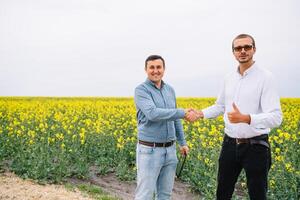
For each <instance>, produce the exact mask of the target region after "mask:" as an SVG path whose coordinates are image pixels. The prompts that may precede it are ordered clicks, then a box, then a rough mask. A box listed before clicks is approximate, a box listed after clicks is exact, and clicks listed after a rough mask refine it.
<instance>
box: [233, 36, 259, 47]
mask: <svg viewBox="0 0 300 200" xmlns="http://www.w3.org/2000/svg"><path fill="white" fill-rule="evenodd" d="M240 38H250V39H251V40H252V45H253V48H255V40H254V38H253V37H252V36H251V35H249V34H245V33H243V34H239V35H238V36H236V37H235V38H234V39H233V40H232V51H233V48H234V46H233V42H234V41H235V40H237V39H240Z"/></svg>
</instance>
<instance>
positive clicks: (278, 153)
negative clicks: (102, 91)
mask: <svg viewBox="0 0 300 200" xmlns="http://www.w3.org/2000/svg"><path fill="white" fill-rule="evenodd" d="M214 101H215V99H214V98H179V99H178V107H182V108H190V107H192V108H196V109H202V108H205V107H207V106H209V105H212V104H213V103H214ZM281 105H282V110H283V114H284V121H283V123H282V125H281V126H280V127H279V128H277V129H273V130H272V132H271V133H270V142H271V146H272V162H273V163H272V168H271V171H270V175H269V193H268V196H269V199H299V191H300V189H299V187H300V183H299V182H300V150H299V149H300V148H299V147H300V130H299V119H300V99H299V98H286V99H281ZM183 124H184V130H185V134H186V139H187V141H188V145H189V147H190V148H191V153H190V154H189V156H188V158H187V162H186V165H185V167H184V170H183V172H182V177H181V178H182V179H183V180H184V181H187V182H188V183H189V184H190V185H191V186H192V187H193V188H194V189H195V190H197V191H199V192H200V193H202V195H203V196H204V197H206V198H207V199H213V198H214V193H215V188H216V172H217V171H216V170H217V161H218V155H219V151H220V148H221V143H222V140H223V129H224V123H223V119H222V117H219V118H217V119H214V120H199V121H197V122H195V123H187V122H183ZM136 134H137V128H136V111H135V106H134V101H133V99H132V98H38V97H36V98H29V97H24V98H23V97H1V98H0V163H1V166H2V167H3V166H4V165H6V166H7V167H9V168H10V169H11V170H12V171H15V172H16V173H18V174H19V175H21V176H23V177H30V178H34V179H39V180H47V181H53V182H57V181H61V180H63V179H64V178H65V177H71V176H76V177H85V176H87V174H88V171H89V168H90V167H91V166H97V169H98V170H99V173H103V174H105V173H108V172H116V173H117V175H118V177H119V178H120V179H121V180H133V179H135V170H136V168H135V146H136ZM179 157H180V156H179ZM238 185H239V190H241V192H242V193H243V192H245V190H246V183H245V176H244V175H242V176H241V178H240V179H239V183H238Z"/></svg>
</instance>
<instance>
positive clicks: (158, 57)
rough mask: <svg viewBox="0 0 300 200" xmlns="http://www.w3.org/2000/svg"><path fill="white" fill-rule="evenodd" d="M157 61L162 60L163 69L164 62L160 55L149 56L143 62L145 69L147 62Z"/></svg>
mask: <svg viewBox="0 0 300 200" xmlns="http://www.w3.org/2000/svg"><path fill="white" fill-rule="evenodd" d="M158 59H160V60H162V62H163V68H165V60H164V59H163V58H162V57H161V56H160V55H151V56H148V58H147V59H146V60H145V69H146V68H147V62H148V61H152V60H158Z"/></svg>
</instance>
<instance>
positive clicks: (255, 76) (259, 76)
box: [198, 34, 282, 200]
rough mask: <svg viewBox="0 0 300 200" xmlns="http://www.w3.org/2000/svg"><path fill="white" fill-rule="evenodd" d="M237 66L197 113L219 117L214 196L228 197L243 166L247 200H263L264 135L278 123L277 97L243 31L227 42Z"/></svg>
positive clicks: (266, 146)
mask: <svg viewBox="0 0 300 200" xmlns="http://www.w3.org/2000/svg"><path fill="white" fill-rule="evenodd" d="M232 52H233V55H234V56H235V58H236V60H237V61H238V62H239V66H238V68H237V69H236V70H235V71H234V72H233V73H230V74H229V75H227V76H226V77H225V79H224V84H223V87H222V88H221V92H220V94H219V96H218V98H217V101H216V103H215V104H214V105H212V106H210V107H208V108H206V109H204V110H203V111H200V112H199V113H198V117H200V118H202V117H204V118H215V117H217V116H219V115H222V114H223V115H224V122H225V130H224V132H225V137H224V141H223V145H222V149H221V153H220V158H219V170H218V186H217V199H218V200H224V199H226V200H227V199H231V197H232V193H233V191H234V186H235V183H236V181H237V178H238V176H239V174H240V172H241V170H242V169H244V170H245V172H246V177H247V187H248V193H249V196H250V199H251V200H253V199H259V200H264V199H266V198H267V196H266V194H267V189H268V184H267V183H268V180H267V177H268V172H269V169H270V166H271V151H270V144H269V142H268V134H269V133H270V130H271V128H273V127H276V126H279V125H280V124H281V121H282V112H281V108H280V99H279V96H278V94H277V90H276V87H275V82H274V78H273V75H272V74H271V72H269V71H267V70H266V69H263V68H260V67H259V66H258V65H257V64H256V62H255V61H254V60H253V55H254V54H255V52H256V46H255V41H254V39H253V37H252V36H250V35H248V34H240V35H238V36H237V37H236V38H235V39H234V40H233V42H232Z"/></svg>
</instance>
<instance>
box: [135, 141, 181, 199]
mask: <svg viewBox="0 0 300 200" xmlns="http://www.w3.org/2000/svg"><path fill="white" fill-rule="evenodd" d="M136 155H137V158H136V164H137V187H136V191H135V200H152V199H153V195H154V194H155V199H157V200H168V199H171V194H172V189H173V185H174V178H175V171H176V166H177V162H178V159H177V156H176V145H175V143H174V144H173V145H172V146H170V147H148V146H145V145H142V144H137V148H136Z"/></svg>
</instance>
